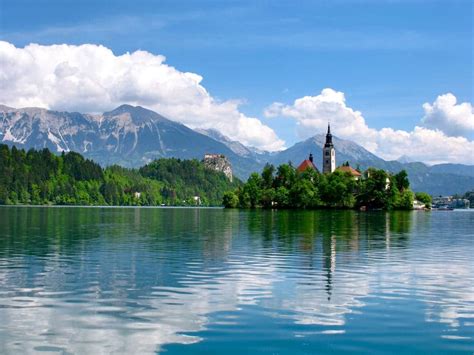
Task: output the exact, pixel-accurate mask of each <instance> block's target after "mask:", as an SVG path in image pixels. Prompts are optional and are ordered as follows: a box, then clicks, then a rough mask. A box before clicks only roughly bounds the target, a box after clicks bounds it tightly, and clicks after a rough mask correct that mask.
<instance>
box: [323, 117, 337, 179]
mask: <svg viewBox="0 0 474 355" xmlns="http://www.w3.org/2000/svg"><path fill="white" fill-rule="evenodd" d="M334 170H336V151H335V150H334V145H333V144H332V134H331V126H330V125H329V124H328V133H327V134H326V143H325V144H324V148H323V173H332V172H333V171H334Z"/></svg>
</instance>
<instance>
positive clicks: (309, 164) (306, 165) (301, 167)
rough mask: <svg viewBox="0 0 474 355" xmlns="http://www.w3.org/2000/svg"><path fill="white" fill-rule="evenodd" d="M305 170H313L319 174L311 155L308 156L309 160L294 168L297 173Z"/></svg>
mask: <svg viewBox="0 0 474 355" xmlns="http://www.w3.org/2000/svg"><path fill="white" fill-rule="evenodd" d="M306 169H313V170H315V171H316V172H318V173H319V170H318V168H317V167H316V165H315V164H314V162H313V154H310V155H309V158H308V159H305V160H303V161H302V162H301V164H300V165H299V166H298V167H297V168H296V170H297V171H299V172H300V173H302V172H303V171H305V170H306Z"/></svg>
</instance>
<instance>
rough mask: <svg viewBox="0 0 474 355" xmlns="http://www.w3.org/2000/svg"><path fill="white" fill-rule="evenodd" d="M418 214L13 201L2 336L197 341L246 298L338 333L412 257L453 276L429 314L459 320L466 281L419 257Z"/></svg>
mask: <svg viewBox="0 0 474 355" xmlns="http://www.w3.org/2000/svg"><path fill="white" fill-rule="evenodd" d="M418 224H420V225H421V226H422V227H423V228H429V224H430V216H429V214H423V213H410V212H391V213H384V212H377V213H359V212H354V211H232V210H220V209H151V208H150V209H147V208H142V209H138V208H135V209H134V208H132V209H93V208H83V209H73V208H71V209H68V208H66V209H56V208H50V209H46V208H31V209H22V208H19V209H18V208H17V209H14V208H12V209H5V210H3V211H2V230H1V232H0V233H1V234H0V291H1V293H0V305H1V307H0V319H2V325H0V333H3V334H4V339H9V341H8V342H7V343H6V345H5V350H6V351H7V352H8V351H14V350H15V351H17V350H22V351H24V352H30V351H33V350H34V348H35V346H36V345H37V344H38V343H40V340H41V339H44V336H45V335H44V333H43V329H48V332H49V333H51V334H54V343H55V344H57V345H58V346H59V347H64V348H67V349H68V351H73V352H84V351H89V352H94V351H96V350H100V349H101V348H103V346H108V348H109V349H111V350H112V351H119V352H136V351H139V352H153V351H159V349H160V348H161V347H162V346H163V345H164V344H168V343H192V342H196V341H200V337H199V336H198V335H193V334H197V332H199V331H202V330H203V329H206V328H207V327H208V326H209V325H210V324H211V323H212V315H213V314H215V313H216V312H237V313H238V311H239V310H240V309H241V308H242V307H245V306H258V307H262V308H264V309H271V310H274V311H275V312H274V313H273V315H274V317H279V316H281V317H282V318H284V319H288V318H291V320H292V322H295V323H297V324H303V325H313V326H314V325H317V326H320V327H322V331H328V332H339V333H343V332H344V331H345V328H344V326H345V324H346V323H347V315H348V314H351V312H353V311H354V310H355V309H361V308H363V307H364V306H365V305H366V301H365V299H366V297H367V296H369V295H371V294H373V293H375V292H376V293H379V294H380V293H389V292H393V291H392V290H393V289H397V290H398V291H397V292H399V293H400V292H405V291H404V290H406V285H407V284H411V283H413V280H411V279H409V276H408V275H410V271H411V270H413V268H416V269H417V273H418V274H419V275H421V278H420V280H421V281H417V282H420V283H422V285H423V287H424V288H425V289H428V290H429V289H430V288H432V287H434V285H436V284H437V283H439V282H444V283H445V284H447V285H449V286H452V287H450V288H449V289H447V290H446V292H445V293H443V298H442V299H436V298H435V297H434V296H433V297H431V298H430V296H427V298H426V299H424V301H425V302H426V303H427V304H429V306H428V307H427V309H428V310H429V312H430V313H429V319H433V320H435V321H443V322H445V323H446V322H448V323H450V324H452V325H453V326H456V322H457V321H458V320H457V319H458V317H459V314H460V312H461V310H464V311H465V310H466V307H468V306H466V302H467V301H466V300H468V299H469V297H470V293H469V285H466V281H463V280H469V278H457V279H452V280H449V279H448V275H446V273H444V272H443V271H442V270H440V269H439V267H436V266H434V265H436V264H437V263H438V260H437V259H436V258H434V257H433V258H432V259H429V258H425V259H419V258H417V257H416V253H417V251H416V250H413V246H412V243H413V235H414V233H413V230H414V229H417V225H418ZM415 239H417V241H416V242H417V243H420V240H421V239H420V236H417V237H416V238H415ZM421 241H422V240H421ZM450 267H451V270H450V272H457V273H459V272H463V271H462V270H459V269H457V268H456V264H455V263H452V264H451V266H450ZM465 272H469V270H466V271H465ZM403 287H405V288H403ZM413 287H418V286H417V285H414V286H413ZM463 289H465V290H466V291H465V292H463V291H462V290H463ZM460 290H461V291H460ZM406 292H409V291H406ZM20 300H21V302H19V301H20ZM75 304H80V305H81V307H74V305H75ZM456 305H457V306H456ZM33 306H34V307H33ZM471 307H472V306H471ZM470 311H471V312H474V310H472V309H470ZM20 325H21V327H22V329H23V330H24V332H23V334H30V336H29V338H27V339H25V338H23V339H20V336H19V334H17V333H16V332H15V331H14V329H17V328H18V327H19V326H20ZM18 342H19V343H21V344H22V346H21V348H15V345H14V344H17V343H18ZM104 342H105V344H104ZM71 344H73V345H71ZM71 347H72V348H71Z"/></svg>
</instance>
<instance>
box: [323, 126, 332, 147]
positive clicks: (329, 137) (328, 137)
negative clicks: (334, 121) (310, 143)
mask: <svg viewBox="0 0 474 355" xmlns="http://www.w3.org/2000/svg"><path fill="white" fill-rule="evenodd" d="M332 145H333V144H332V134H331V125H330V124H329V123H328V133H327V134H326V144H325V145H324V146H325V147H331V146H332Z"/></svg>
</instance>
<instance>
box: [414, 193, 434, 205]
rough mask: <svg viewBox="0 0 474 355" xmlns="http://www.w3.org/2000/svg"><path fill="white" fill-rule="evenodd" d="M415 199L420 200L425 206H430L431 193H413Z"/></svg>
mask: <svg viewBox="0 0 474 355" xmlns="http://www.w3.org/2000/svg"><path fill="white" fill-rule="evenodd" d="M415 199H417V200H418V201H420V202H423V203H424V204H425V206H426V207H428V208H430V207H431V195H429V194H427V193H426V192H417V193H416V194H415Z"/></svg>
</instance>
